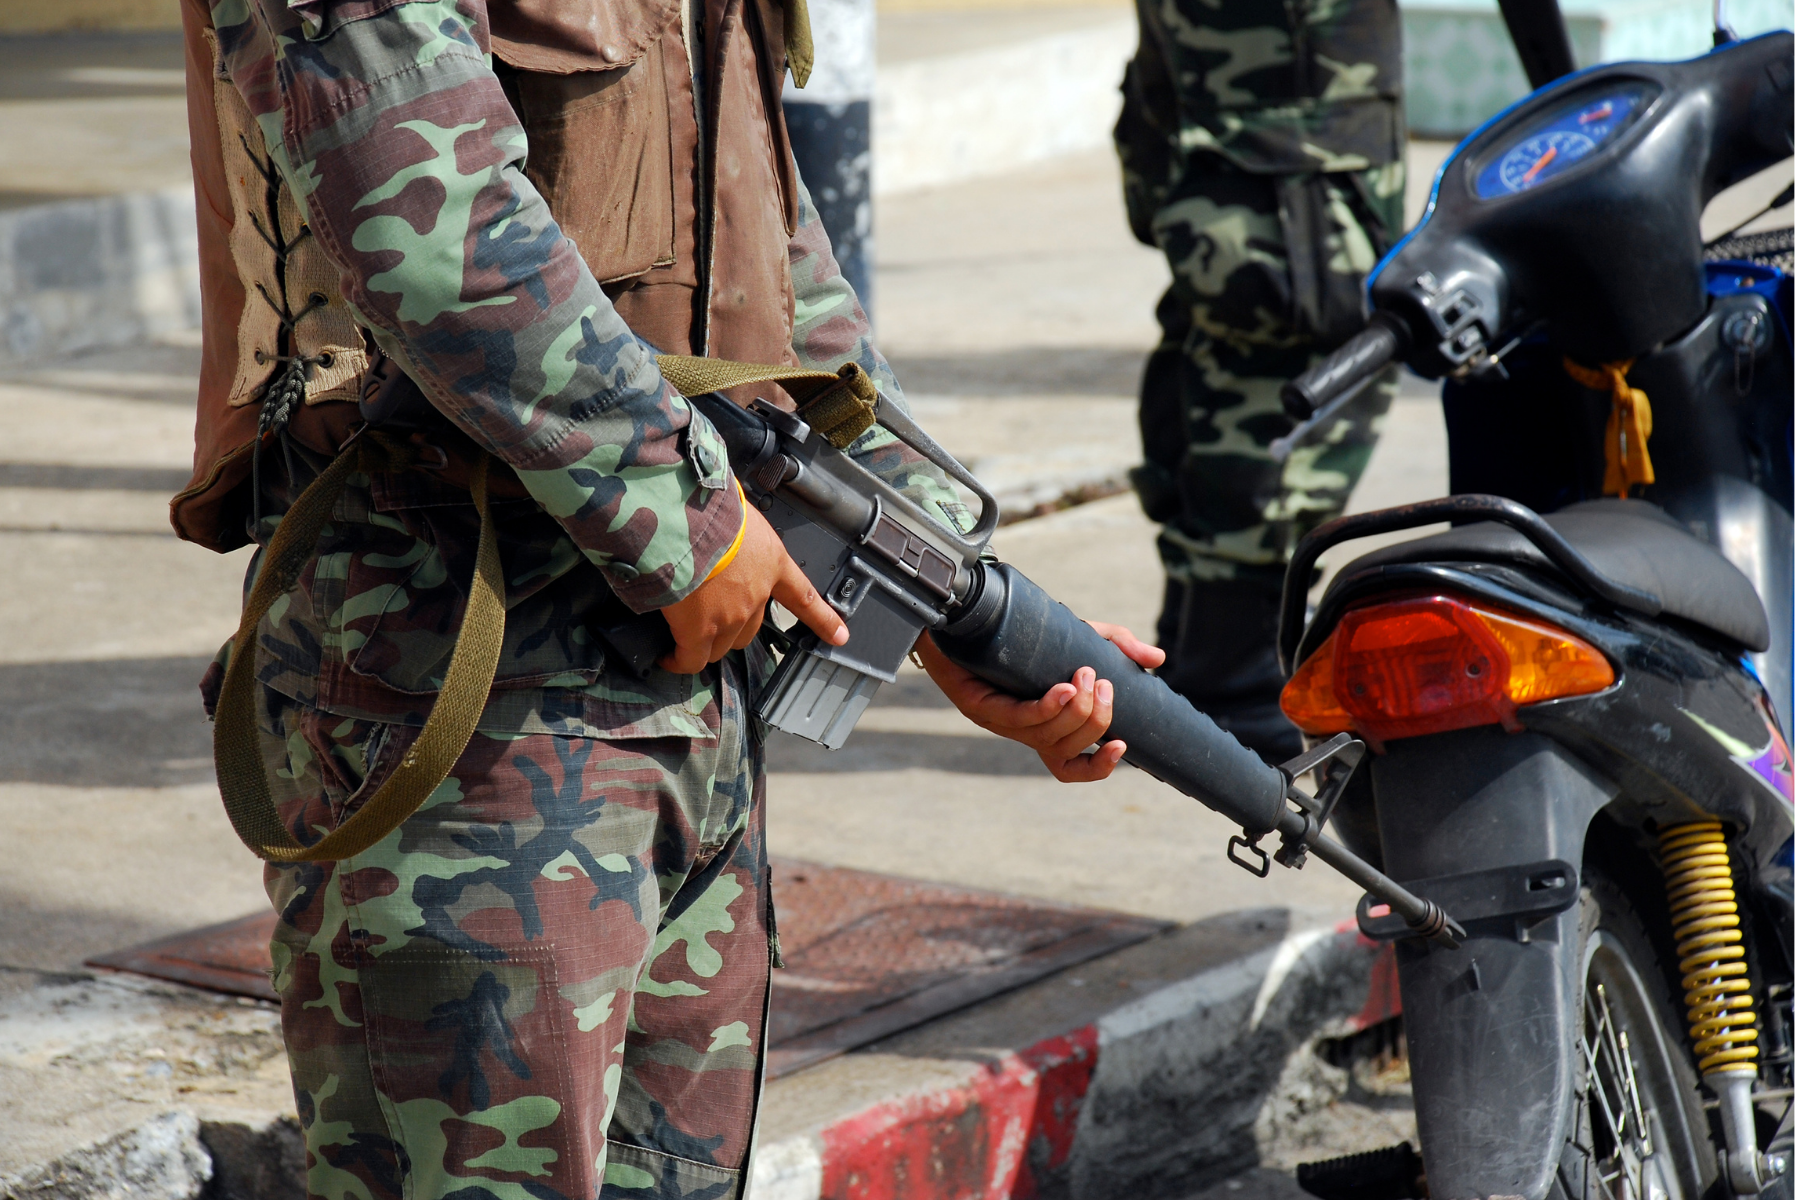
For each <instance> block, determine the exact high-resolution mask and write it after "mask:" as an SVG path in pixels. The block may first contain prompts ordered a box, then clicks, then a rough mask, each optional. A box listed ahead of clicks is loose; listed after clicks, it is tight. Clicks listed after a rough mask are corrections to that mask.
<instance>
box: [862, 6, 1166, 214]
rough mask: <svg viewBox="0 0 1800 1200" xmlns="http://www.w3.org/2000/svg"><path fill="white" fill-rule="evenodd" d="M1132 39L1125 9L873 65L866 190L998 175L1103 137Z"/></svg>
mask: <svg viewBox="0 0 1800 1200" xmlns="http://www.w3.org/2000/svg"><path fill="white" fill-rule="evenodd" d="M1136 48H1137V22H1136V21H1135V20H1134V19H1133V18H1132V17H1131V16H1129V15H1121V16H1120V17H1119V18H1118V19H1117V20H1114V21H1108V22H1106V23H1104V24H1096V25H1093V26H1091V27H1089V28H1086V29H1080V30H1075V31H1072V32H1069V33H1059V34H1053V35H1050V36H1047V37H1039V38H1033V39H1031V40H1030V41H1024V42H1018V43H1016V44H1014V45H1011V46H1003V47H1000V48H997V49H992V50H978V51H972V52H969V53H966V54H947V55H943V56H941V57H934V58H924V59H914V60H912V61H910V62H901V63H896V64H894V65H892V66H883V67H878V68H877V70H876V74H875V113H874V133H873V138H872V141H873V144H874V148H875V193H876V194H877V195H885V194H889V193H892V192H902V191H909V190H912V189H916V188H926V187H935V186H939V185H942V184H946V183H955V182H958V181H960V180H964V179H975V178H980V177H983V176H988V175H999V174H1004V173H1005V172H1007V171H1012V170H1017V169H1018V168H1019V167H1022V166H1025V165H1027V164H1029V163H1034V162H1040V161H1042V160H1044V159H1048V158H1055V157H1057V156H1059V155H1063V154H1072V153H1075V152H1077V151H1081V150H1092V149H1095V148H1098V147H1102V146H1107V145H1110V144H1111V139H1112V127H1113V124H1114V123H1115V122H1116V121H1117V120H1118V118H1119V104H1120V100H1119V80H1120V79H1121V78H1122V77H1123V76H1124V73H1125V62H1126V60H1127V59H1129V58H1130V57H1131V55H1132V53H1133V52H1134V51H1135V49H1136Z"/></svg>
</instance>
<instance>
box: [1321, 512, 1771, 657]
mask: <svg viewBox="0 0 1800 1200" xmlns="http://www.w3.org/2000/svg"><path fill="white" fill-rule="evenodd" d="M1544 520H1545V521H1546V522H1547V523H1548V524H1549V525H1550V527H1551V528H1552V529H1554V530H1556V532H1558V533H1560V534H1562V535H1563V537H1564V538H1565V539H1567V540H1568V542H1569V544H1570V545H1572V546H1574V547H1575V549H1576V550H1578V551H1580V552H1581V554H1582V555H1583V556H1584V557H1585V558H1586V559H1587V560H1588V561H1589V562H1591V563H1593V564H1594V566H1595V568H1596V569H1597V570H1599V571H1600V573H1601V574H1603V575H1606V576H1609V577H1610V578H1612V579H1614V580H1616V581H1617V582H1619V583H1625V584H1630V585H1631V586H1632V587H1636V588H1641V589H1643V590H1644V591H1647V592H1650V593H1652V594H1654V595H1656V596H1659V597H1661V598H1662V606H1663V612H1665V613H1667V614H1668V615H1670V616H1673V617H1680V618H1682V619H1683V620H1687V621H1692V622H1693V623H1694V624H1696V625H1700V626H1703V627H1704V628H1706V629H1710V630H1712V631H1713V632H1714V633H1716V634H1719V635H1720V636H1722V637H1725V638H1727V639H1729V640H1731V641H1733V642H1735V643H1737V644H1738V645H1740V646H1742V647H1744V648H1745V649H1747V650H1753V651H1760V650H1767V649H1768V648H1769V617H1768V614H1767V613H1766V612H1765V611H1764V610H1763V604H1762V600H1761V598H1760V597H1758V596H1757V594H1756V589H1755V588H1754V587H1752V586H1751V584H1750V581H1749V580H1748V579H1746V578H1745V577H1744V574H1743V572H1741V571H1739V570H1738V569H1737V568H1736V567H1734V566H1732V565H1731V562H1730V560H1729V559H1727V558H1726V557H1725V556H1724V555H1723V554H1720V553H1719V552H1718V551H1717V550H1716V549H1714V548H1713V547H1712V546H1711V545H1709V544H1708V543H1706V542H1703V541H1701V540H1700V539H1699V538H1697V537H1695V536H1694V535H1693V534H1692V533H1690V532H1688V530H1687V528H1686V527H1685V526H1683V525H1682V524H1681V523H1680V522H1679V521H1677V520H1675V519H1674V518H1673V517H1671V516H1669V515H1668V514H1667V513H1665V512H1663V510H1662V509H1660V508H1658V507H1656V506H1655V505H1654V504H1650V503H1647V502H1646V501H1643V500H1587V501H1583V502H1582V503H1580V504H1571V505H1570V506H1569V507H1567V508H1564V509H1561V510H1559V511H1557V512H1553V513H1545V514H1544ZM1456 561H1465V562H1467V561H1473V562H1495V563H1505V564H1507V565H1509V566H1522V567H1529V568H1534V569H1536V570H1539V571H1543V572H1547V573H1554V572H1555V570H1556V568H1555V567H1553V566H1551V565H1550V563H1549V561H1548V560H1547V559H1545V558H1544V555H1543V553H1542V552H1541V551H1540V550H1539V549H1538V548H1537V547H1536V546H1533V545H1532V544H1531V543H1530V542H1529V541H1527V540H1526V539H1525V536H1524V535H1523V534H1521V533H1519V532H1518V531H1517V530H1515V529H1513V528H1511V527H1510V526H1507V525H1501V524H1499V523H1498V522H1494V521H1481V522H1478V523H1475V524H1472V525H1462V526H1458V527H1456V528H1454V529H1451V530H1450V531H1449V532H1448V533H1438V534H1433V535H1431V536H1429V537H1422V538H1416V539H1414V540H1412V541H1408V542H1400V543H1398V544H1396V545H1392V546H1383V547H1382V548H1381V549H1379V550H1374V551H1371V552H1370V553H1368V554H1365V555H1363V556H1362V557H1360V558H1358V559H1355V560H1354V561H1352V562H1351V563H1350V564H1349V565H1348V566H1346V567H1345V568H1344V569H1343V570H1342V571H1340V572H1339V573H1338V576H1337V579H1336V580H1334V581H1333V584H1332V589H1333V590H1335V589H1336V587H1337V586H1338V584H1339V583H1340V582H1342V581H1345V580H1348V579H1349V578H1350V577H1351V576H1352V575H1356V574H1358V573H1360V572H1362V571H1364V570H1367V569H1369V568H1372V567H1384V566H1390V565H1392V564H1396V563H1418V562H1456Z"/></svg>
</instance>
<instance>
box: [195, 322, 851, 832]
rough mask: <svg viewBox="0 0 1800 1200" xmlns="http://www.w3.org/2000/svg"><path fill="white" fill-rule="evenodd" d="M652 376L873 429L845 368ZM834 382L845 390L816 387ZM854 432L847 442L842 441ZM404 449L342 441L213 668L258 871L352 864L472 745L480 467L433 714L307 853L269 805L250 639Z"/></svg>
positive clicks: (499, 591) (492, 601) (833, 425)
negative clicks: (325, 535)
mask: <svg viewBox="0 0 1800 1200" xmlns="http://www.w3.org/2000/svg"><path fill="white" fill-rule="evenodd" d="M657 363H658V365H659V366H660V367H661V368H662V370H663V374H664V376H665V377H666V378H667V379H668V380H669V382H670V384H672V385H673V386H674V387H675V389H676V390H677V391H679V392H680V393H681V394H682V395H683V396H697V395H700V394H702V393H705V392H715V391H720V390H722V389H724V388H729V387H737V386H739V385H741V384H750V383H782V384H800V385H801V386H800V387H798V388H795V389H793V390H795V391H798V392H800V393H802V394H803V395H806V396H807V398H808V400H809V403H808V404H807V405H806V406H805V408H804V409H803V412H804V414H805V415H806V416H807V417H808V418H809V419H812V420H813V421H814V422H815V425H814V427H815V428H818V429H820V432H822V433H825V434H826V436H828V437H830V438H831V440H832V441H833V442H834V443H838V442H839V439H840V438H842V439H843V441H842V443H840V444H848V442H849V441H850V440H852V439H853V438H854V437H855V436H856V435H858V434H860V433H861V432H862V431H863V430H864V429H867V428H868V427H869V425H871V424H873V422H874V415H873V414H874V409H875V404H874V395H875V392H874V385H873V383H872V382H871V381H870V380H869V377H868V376H867V375H865V374H863V372H862V370H861V369H860V368H859V367H857V366H856V364H854V363H849V364H846V365H845V367H844V368H843V370H842V371H841V372H839V373H836V374H834V373H832V372H829V371H809V370H805V369H803V368H799V367H771V366H760V365H757V364H753V363H736V362H728V361H726V360H724V359H714V358H694V357H690V356H687V355H674V354H667V355H658V356H657ZM837 382H842V383H843V384H844V385H845V386H843V387H841V388H839V387H832V386H828V385H830V384H833V383H837ZM852 430H854V432H852ZM409 449H410V448H409V447H406V446H404V445H401V444H389V443H386V442H385V441H382V442H375V443H373V444H371V440H370V439H368V438H365V437H360V436H359V437H357V438H354V439H353V440H352V441H351V442H350V444H349V445H348V446H346V447H345V448H344V450H343V451H342V452H340V453H339V454H338V456H337V458H335V459H333V460H332V462H331V465H330V466H328V467H326V468H325V470H324V472H323V473H322V474H320V476H319V477H318V478H317V479H315V480H313V482H312V484H311V486H309V487H308V488H307V489H306V490H305V491H304V492H302V493H301V494H300V498H299V499H298V500H296V501H295V502H294V506H293V507H292V508H290V509H289V510H288V511H287V513H286V515H285V516H283V517H282V518H281V524H280V525H279V526H278V527H277V528H276V530H275V536H274V537H273V538H271V539H270V540H269V545H268V547H267V549H265V550H264V551H263V556H262V566H261V569H260V570H259V571H258V572H257V575H256V582H255V584H254V585H253V586H252V587H251V589H250V598H249V599H248V600H247V601H245V603H244V613H243V617H242V619H241V620H240V621H239V622H238V630H237V635H236V636H235V637H233V638H232V639H231V652H230V655H229V658H228V660H227V662H226V666H225V681H224V683H223V685H222V686H221V687H220V688H219V699H218V704H217V706H216V708H215V709H214V712H215V714H216V715H215V717H214V724H213V763H214V766H215V768H216V769H217V772H218V778H219V794H220V796H221V797H222V798H223V799H224V801H225V813H226V815H227V816H228V817H230V818H231V824H232V827H233V828H234V829H235V830H237V835H238V837H239V838H240V839H242V841H243V843H244V845H246V846H248V847H249V848H250V849H251V851H252V852H253V853H255V854H256V856H257V857H258V858H261V859H264V860H266V861H268V862H326V861H337V860H342V859H346V858H350V857H351V856H353V855H356V854H360V853H362V852H363V851H364V850H367V849H368V848H369V847H370V846H373V845H374V844H375V843H376V842H379V841H380V840H381V839H382V838H385V837H386V836H388V834H390V833H392V832H393V831H394V830H396V829H398V828H399V827H400V826H401V824H402V823H404V822H405V820H406V819H407V818H408V817H410V816H412V815H413V813H415V812H417V811H418V809H419V806H420V805H421V804H423V803H425V800H426V798H427V797H429V796H430V795H431V793H432V792H434V791H436V790H437V788H438V785H439V784H441V783H443V782H444V780H445V778H446V777H448V776H449V774H450V769H451V768H452V767H454V766H455V765H456V760H457V759H458V758H460V757H461V756H462V752H463V750H464V748H465V747H467V746H468V744H469V739H470V738H471V737H473V736H474V735H475V726H476V724H477V723H478V722H479V721H480V720H481V713H482V710H483V709H484V708H486V707H487V700H488V693H489V692H490V691H491V690H492V688H493V686H494V674H495V672H496V671H497V670H498V668H499V666H500V647H501V643H502V641H503V640H504V639H505V636H506V603H505V596H506V581H505V580H504V579H503V578H502V576H501V573H500V547H499V545H498V543H497V542H496V540H495V537H494V519H493V515H492V513H491V512H490V511H489V508H488V490H487V482H488V467H489V464H490V463H491V462H492V459H491V458H489V456H487V455H486V454H483V455H481V456H480V458H479V460H478V461H477V462H476V464H475V467H474V469H473V471H472V472H471V473H470V477H469V494H470V497H471V499H473V501H474V503H475V511H476V512H477V513H478V514H480V519H481V533H480V537H479V540H478V542H477V543H476V548H475V573H474V576H473V578H472V579H471V580H470V581H469V601H468V605H467V607H466V608H465V610H464V613H463V623H462V628H461V629H460V630H458V631H457V635H456V647H455V649H454V650H452V651H451V653H450V668H449V670H447V671H446V672H445V673H444V682H443V686H442V687H441V688H439V690H438V697H437V703H436V704H434V705H433V706H432V709H431V715H430V716H429V717H427V718H426V720H425V727H424V728H423V729H421V730H420V731H419V736H418V739H417V740H416V741H414V742H413V744H412V746H411V747H410V748H409V749H408V750H407V752H406V756H405V757H404V758H402V759H401V760H400V765H399V766H398V767H396V768H395V769H394V771H393V773H392V774H391V775H389V776H388V778H387V780H386V781H385V782H383V783H382V785H381V786H380V787H379V788H377V789H376V791H375V794H374V795H373V796H370V797H369V798H368V800H367V801H365V802H364V803H363V805H362V806H361V807H360V808H358V809H357V811H356V812H355V813H353V814H351V816H350V817H349V818H348V819H346V820H345V821H344V823H343V824H342V825H339V826H338V827H337V828H336V829H334V830H331V831H330V832H328V833H326V834H325V836H324V837H322V838H321V839H319V840H318V841H317V842H314V843H313V844H312V845H310V846H306V845H302V844H301V843H300V842H299V841H297V840H296V839H295V838H294V836H293V834H292V833H290V832H289V831H288V828H287V826H286V825H284V824H283V823H282V820H281V815H280V813H279V812H278V811H277V809H276V807H275V801H274V798H273V797H272V796H271V795H270V794H269V779H268V774H267V767H266V765H265V764H264V762H263V755H262V739H261V735H260V734H259V733H258V731H257V726H256V713H257V693H258V687H257V682H256V670H255V662H256V628H257V626H258V625H260V624H261V623H262V619H263V617H264V616H266V615H267V614H268V611H269V609H270V608H271V607H272V606H273V605H274V603H275V601H276V600H277V599H279V598H280V597H282V596H284V595H286V594H287V593H288V592H290V591H292V590H293V588H294V585H295V584H296V583H298V582H299V579H300V572H301V571H302V570H303V569H304V568H305V567H306V564H307V563H308V562H309V561H311V559H312V557H313V554H314V551H315V549H316V548H317V546H318V541H319V533H320V531H321V530H323V529H324V527H325V523H326V521H327V520H328V519H329V518H330V516H331V510H332V509H333V508H334V507H335V506H336V504H337V501H338V497H339V496H341V495H343V492H344V485H345V483H346V482H347V481H348V479H349V477H350V474H351V473H352V472H353V471H356V470H358V469H362V470H381V469H384V468H392V467H395V466H401V465H405V458H404V456H405V455H406V454H407V452H408V451H409Z"/></svg>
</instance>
